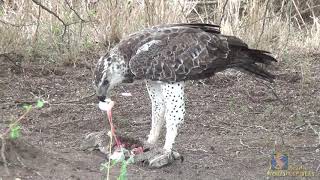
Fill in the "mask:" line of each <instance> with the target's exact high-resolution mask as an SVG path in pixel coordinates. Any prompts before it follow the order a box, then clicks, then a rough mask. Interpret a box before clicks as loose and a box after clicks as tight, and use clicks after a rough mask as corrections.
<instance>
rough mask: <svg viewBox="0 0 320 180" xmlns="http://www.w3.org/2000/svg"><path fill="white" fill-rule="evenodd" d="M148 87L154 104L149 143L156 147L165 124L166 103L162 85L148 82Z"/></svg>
mask: <svg viewBox="0 0 320 180" xmlns="http://www.w3.org/2000/svg"><path fill="white" fill-rule="evenodd" d="M146 86H147V90H148V93H149V96H150V99H151V104H152V117H151V118H152V124H151V130H150V134H149V136H148V140H147V143H149V144H150V145H154V144H155V143H156V142H157V141H158V139H159V135H160V131H161V128H162V126H163V123H164V113H165V103H164V97H163V94H162V90H161V84H160V83H158V82H155V81H149V80H147V81H146Z"/></svg>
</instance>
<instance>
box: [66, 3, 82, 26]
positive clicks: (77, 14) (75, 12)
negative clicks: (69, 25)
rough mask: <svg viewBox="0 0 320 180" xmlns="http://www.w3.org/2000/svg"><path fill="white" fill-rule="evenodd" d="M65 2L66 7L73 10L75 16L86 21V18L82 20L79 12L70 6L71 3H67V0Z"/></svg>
mask: <svg viewBox="0 0 320 180" xmlns="http://www.w3.org/2000/svg"><path fill="white" fill-rule="evenodd" d="M65 2H66V4H67V5H68V7H69V8H70V9H71V10H72V11H73V12H74V14H76V16H77V17H78V18H79V19H80V20H81V21H82V22H86V20H84V19H83V18H81V16H80V15H79V13H78V12H77V11H76V10H75V9H74V8H73V7H72V6H71V4H70V3H69V1H68V0H65Z"/></svg>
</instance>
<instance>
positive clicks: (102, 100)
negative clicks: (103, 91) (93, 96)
mask: <svg viewBox="0 0 320 180" xmlns="http://www.w3.org/2000/svg"><path fill="white" fill-rule="evenodd" d="M106 98H107V97H106V96H98V99H99V101H101V102H105V100H106Z"/></svg>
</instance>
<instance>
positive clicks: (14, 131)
mask: <svg viewBox="0 0 320 180" xmlns="http://www.w3.org/2000/svg"><path fill="white" fill-rule="evenodd" d="M20 129H21V126H20V125H15V124H12V125H11V126H10V138H11V139H17V138H18V137H20Z"/></svg>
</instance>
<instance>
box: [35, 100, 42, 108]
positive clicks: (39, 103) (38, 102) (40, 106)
mask: <svg viewBox="0 0 320 180" xmlns="http://www.w3.org/2000/svg"><path fill="white" fill-rule="evenodd" d="M43 105H44V101H43V100H41V99H39V100H38V101H37V105H36V107H37V108H42V107H43Z"/></svg>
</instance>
